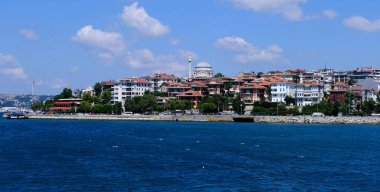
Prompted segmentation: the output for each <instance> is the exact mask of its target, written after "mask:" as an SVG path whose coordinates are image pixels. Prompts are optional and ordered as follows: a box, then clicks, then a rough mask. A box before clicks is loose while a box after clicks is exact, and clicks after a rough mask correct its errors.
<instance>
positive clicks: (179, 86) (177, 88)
mask: <svg viewBox="0 0 380 192" xmlns="http://www.w3.org/2000/svg"><path fill="white" fill-rule="evenodd" d="M188 90H191V87H190V86H188V85H187V84H183V83H178V82H165V83H163V84H162V85H161V87H160V92H163V93H168V97H176V96H177V95H178V94H179V93H182V92H185V91H188Z"/></svg>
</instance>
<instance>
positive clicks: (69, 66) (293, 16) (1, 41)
mask: <svg viewBox="0 0 380 192" xmlns="http://www.w3.org/2000/svg"><path fill="white" fill-rule="evenodd" d="M378 7H380V1H359V0H344V1H343V0H333V1H332V0H318V1H317V0H192V1H164V0H161V1H159V0H155V1H152V0H140V1H130V0H102V1H100V0H99V1H95V0H67V1H51V0H18V1H14V0H2V1H0V23H1V25H0V93H24V94H29V93H31V84H32V81H35V82H36V86H35V93H36V94H57V93H59V92H60V91H61V90H62V89H63V88H64V87H67V86H69V87H71V88H73V89H80V88H85V87H87V86H89V85H93V84H94V83H95V82H97V81H101V80H109V79H115V80H117V79H120V78H123V77H133V76H136V77H138V76H142V75H147V74H151V73H154V72H167V73H170V74H175V75H180V76H182V75H183V76H185V75H186V74H187V65H186V63H187V54H188V52H191V53H192V55H193V60H194V64H196V63H198V62H200V61H207V62H209V63H210V64H211V65H212V66H213V68H214V72H215V73H216V72H221V73H223V74H225V75H228V76H232V75H236V74H237V73H239V72H243V71H255V72H259V71H268V70H285V69H296V68H305V69H318V68H322V67H323V66H324V64H327V66H328V67H330V68H334V69H341V70H345V69H354V68H357V67H362V66H373V67H378V68H380V55H379V50H380V44H379V42H380V13H379V12H378Z"/></svg>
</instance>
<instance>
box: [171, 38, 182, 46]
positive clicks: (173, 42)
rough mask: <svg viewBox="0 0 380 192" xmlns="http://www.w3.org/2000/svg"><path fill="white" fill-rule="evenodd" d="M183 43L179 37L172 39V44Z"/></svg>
mask: <svg viewBox="0 0 380 192" xmlns="http://www.w3.org/2000/svg"><path fill="white" fill-rule="evenodd" d="M180 43H181V40H179V39H170V44H171V45H178V44H180Z"/></svg>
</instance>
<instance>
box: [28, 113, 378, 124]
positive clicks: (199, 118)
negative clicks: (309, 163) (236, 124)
mask: <svg viewBox="0 0 380 192" xmlns="http://www.w3.org/2000/svg"><path fill="white" fill-rule="evenodd" d="M241 117H244V118H252V119H253V120H252V121H251V122H254V123H305V124H380V117H377V116H376V117H375V116H367V117H357V116H349V117H346V116H343V117H329V116H328V117H311V116H241ZM29 118H30V119H56V120H59V119H62V120H114V121H190V122H233V121H234V120H233V118H234V116H230V115H177V116H176V115H81V116H80V115H32V116H29Z"/></svg>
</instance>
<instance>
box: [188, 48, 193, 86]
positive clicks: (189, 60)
mask: <svg viewBox="0 0 380 192" xmlns="http://www.w3.org/2000/svg"><path fill="white" fill-rule="evenodd" d="M191 62H192V59H191V52H190V51H189V53H188V63H189V77H188V80H190V79H191Z"/></svg>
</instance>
